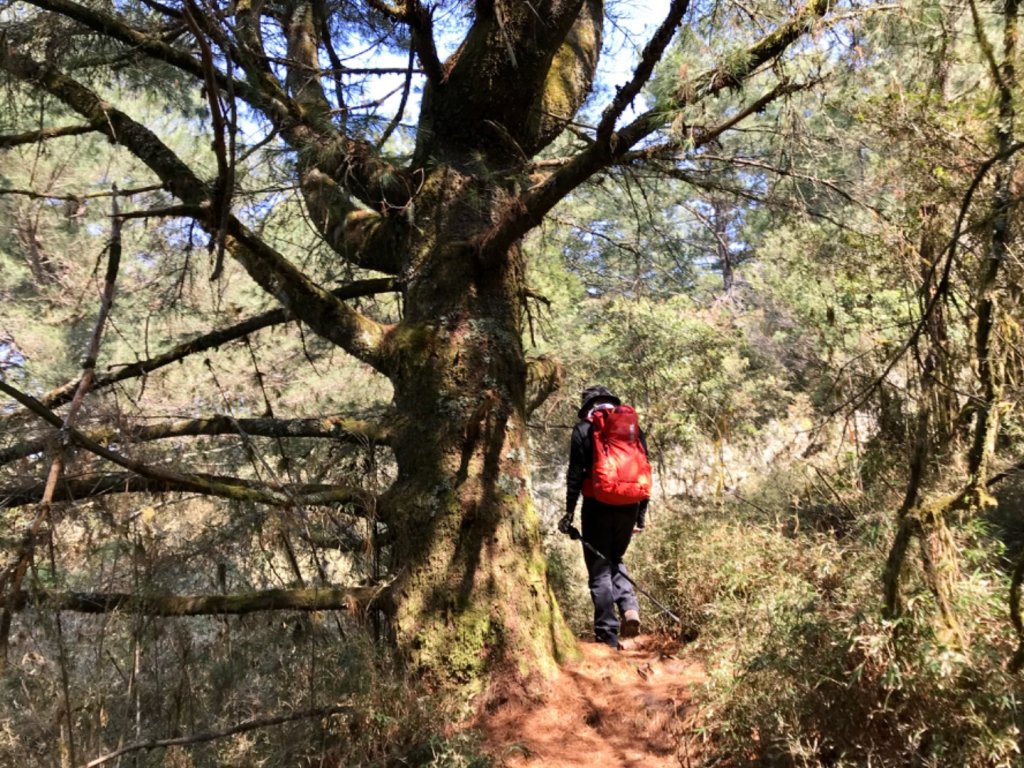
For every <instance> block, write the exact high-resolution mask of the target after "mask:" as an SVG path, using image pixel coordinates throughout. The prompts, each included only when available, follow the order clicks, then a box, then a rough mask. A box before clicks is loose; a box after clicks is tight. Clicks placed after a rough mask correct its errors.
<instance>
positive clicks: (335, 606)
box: [11, 587, 392, 616]
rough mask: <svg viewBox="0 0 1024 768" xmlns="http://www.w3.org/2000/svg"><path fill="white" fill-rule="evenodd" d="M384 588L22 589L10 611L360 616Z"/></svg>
mask: <svg viewBox="0 0 1024 768" xmlns="http://www.w3.org/2000/svg"><path fill="white" fill-rule="evenodd" d="M391 600H392V595H391V592H390V590H389V589H388V588H387V587H319V588H310V589H267V590H262V591H260V592H242V593H238V594H233V595H173V594H166V593H157V594H132V593H130V592H48V591H39V592H37V591H25V590H22V591H21V592H19V593H18V594H17V595H15V596H14V599H13V601H12V602H11V609H12V610H15V611H22V610H25V609H27V608H43V609H49V610H57V611H76V612H78V613H111V612H113V611H124V612H126V613H138V614H142V615H144V616H237V615H242V614H246V613H256V612H258V611H339V610H340V611H360V612H365V611H366V610H367V609H369V608H370V607H371V606H372V607H373V608H382V609H385V610H386V609H387V608H388V607H389V606H390V604H391Z"/></svg>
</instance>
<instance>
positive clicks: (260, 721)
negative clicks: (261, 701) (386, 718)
mask: <svg viewBox="0 0 1024 768" xmlns="http://www.w3.org/2000/svg"><path fill="white" fill-rule="evenodd" d="M351 711H352V707H350V706H348V705H346V704H337V705H334V706H331V707H318V708H317V709H307V710H304V711H302V712H292V713H291V714H290V715H278V716H276V717H266V718H252V719H251V720H243V721H242V722H241V723H238V724H237V725H234V726H232V727H230V728H225V729H224V730H222V731H206V732H203V733H195V734H192V735H191V736H177V737H175V738H173V739H150V740H149V741H139V742H136V743H135V744H129V745H127V746H125V747H121V748H120V749H118V750H115V751H114V752H110V753H108V754H106V755H103V756H101V757H97V758H96V759H95V760H90V761H89V762H88V763H86V764H85V765H84V766H83V768H96V766H98V765H103V764H104V763H109V762H110V761H111V760H116V759H117V758H119V757H121V756H123V755H126V754H128V753H129V752H139V751H140V750H144V749H160V748H162V747H176V746H183V745H186V744H199V743H201V742H204V741H216V740H217V739H223V738H227V737H228V736H234V735H235V734H238V733H245V732H246V731H254V730H256V729H257V728H269V727H271V726H274V725H282V724H284V723H291V722H295V721H296V720H309V719H310V718H314V717H330V716H331V715H340V714H342V713H346V712H351Z"/></svg>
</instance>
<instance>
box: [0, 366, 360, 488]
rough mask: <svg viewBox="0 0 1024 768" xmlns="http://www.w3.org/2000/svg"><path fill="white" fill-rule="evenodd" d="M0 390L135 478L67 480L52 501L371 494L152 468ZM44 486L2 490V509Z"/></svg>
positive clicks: (2, 385)
mask: <svg viewBox="0 0 1024 768" xmlns="http://www.w3.org/2000/svg"><path fill="white" fill-rule="evenodd" d="M0 392H4V393H5V394H7V395H9V396H10V397H13V398H14V399H15V400H17V401H18V402H19V403H21V404H22V405H23V406H25V407H26V408H28V409H29V410H30V411H32V412H33V413H35V414H36V415H37V416H39V417H40V418H41V419H43V420H44V421H46V422H47V423H49V424H51V425H52V426H54V427H57V428H58V429H61V430H62V434H64V435H66V436H67V437H68V439H70V440H72V441H73V442H74V443H76V444H77V445H79V446H81V447H82V448H84V449H86V450H87V451H89V452H90V453H93V454H95V455H97V456H99V457H100V458H103V459H106V460H107V461H110V462H113V463H114V464H116V465H118V466H120V467H124V468H125V469H127V470H129V472H131V473H132V474H116V475H100V476H96V477H86V478H77V479H75V480H70V479H65V480H61V481H60V482H59V483H58V484H57V488H56V491H55V492H54V498H55V499H56V498H58V496H59V497H60V499H61V500H68V501H72V500H75V499H80V498H89V497H95V496H104V495H107V494H110V493H167V492H172V491H177V492H189V493H199V494H204V495H207V496H219V497H222V498H226V499H234V500H236V501H248V502H252V503H258V504H270V505H273V506H284V507H288V506H295V505H298V504H350V503H351V504H358V505H365V504H366V502H367V499H368V494H366V493H364V492H363V491H361V490H360V489H356V488H348V487H343V486H337V485H321V484H316V485H285V484H280V483H279V484H267V483H257V482H253V481H250V480H242V479H240V478H234V477H219V476H216V475H206V474H200V473H196V474H182V473H180V472H174V471H171V470H167V469H162V468H158V467H151V466H148V465H146V464H143V463H142V462H139V461H135V460H134V459H129V458H127V457H125V456H122V455H120V454H118V453H116V452H114V451H111V450H110V449H108V448H106V447H104V446H102V445H100V444H99V443H97V442H96V441H94V440H91V439H90V438H89V437H87V436H86V435H84V434H82V433H81V432H79V431H78V430H76V429H73V428H71V427H68V426H67V425H66V424H65V423H64V421H63V420H62V419H61V418H60V417H59V416H57V415H56V414H55V413H53V411H51V410H49V409H48V408H46V407H45V406H43V405H42V404H41V403H39V401H38V400H35V399H34V398H32V397H30V396H28V395H26V394H24V393H22V392H20V391H18V390H17V389H15V388H14V387H12V386H10V385H9V384H7V383H6V382H4V381H0ZM44 492H45V486H31V487H25V488H11V489H4V490H0V508H2V507H11V506H20V505H23V504H33V503H37V502H39V501H40V500H42V499H43V497H44Z"/></svg>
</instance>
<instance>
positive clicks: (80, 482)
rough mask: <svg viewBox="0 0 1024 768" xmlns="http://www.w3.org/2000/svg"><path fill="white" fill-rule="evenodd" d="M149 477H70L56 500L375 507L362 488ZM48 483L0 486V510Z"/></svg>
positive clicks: (36, 497)
mask: <svg viewBox="0 0 1024 768" xmlns="http://www.w3.org/2000/svg"><path fill="white" fill-rule="evenodd" d="M147 474H148V475H149V476H144V475H139V474H135V473H129V472H114V473H108V474H103V475H89V476H84V477H75V478H65V479H63V480H61V481H60V482H58V483H57V486H56V488H55V490H54V497H53V500H54V502H55V503H56V502H62V501H63V502H72V501H85V500H89V499H97V498H100V497H101V496H111V495H115V494H120V493H145V494H152V495H160V494H164V493H197V494H200V495H203V496H215V497H217V498H221V499H231V500H232V501H241V502H248V503H251V504H266V505H268V506H272V507H288V508H290V507H295V506H296V505H308V506H337V505H344V504H351V505H352V506H353V508H354V509H355V510H357V511H359V512H360V513H362V511H363V510H365V509H366V508H367V507H368V506H370V504H371V502H372V496H371V494H368V493H366V492H364V491H362V490H361V489H359V488H353V487H350V486H343V485H329V484H324V483H315V484H314V483H279V484H273V485H271V484H267V483H259V482H255V481H252V480H245V479H242V478H238V477H228V476H225V475H208V474H205V473H193V474H189V475H183V474H178V473H174V472H167V471H164V470H157V469H154V468H149V471H148V473H147ZM44 489H45V486H44V485H43V484H41V483H36V484H34V485H27V486H21V487H7V488H0V509H11V508H13V507H23V506H25V505H26V504H38V503H39V502H40V501H41V499H42V497H43V491H44Z"/></svg>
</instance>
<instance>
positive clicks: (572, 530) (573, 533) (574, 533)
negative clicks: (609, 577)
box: [566, 525, 685, 629]
mask: <svg viewBox="0 0 1024 768" xmlns="http://www.w3.org/2000/svg"><path fill="white" fill-rule="evenodd" d="M566 533H567V534H569V538H570V539H572V540H573V541H577V540H579V541H581V542H582V543H583V546H584V547H586V548H587V549H589V550H590V552H591V554H593V555H594V556H595V557H600V558H601V559H602V560H606V561H608V562H611V561H610V560H608V558H607V557H605V556H604V555H602V554H601V553H600V552H598V551H597V550H596V549H594V547H593V545H592V544H591V543H590V542H589V541H587V540H586V539H584V538H583V534H581V533H580V532H579V531H578V530H577V529H576V526H573V525H570V526H569V530H567V531H566ZM612 565H614V566H615V570H616V571H617V572H618V573H619V574H621V575H622V577H623V578H624V579H625V580H626V581H628V582H629V583H630V584H632V585H633V588H634V589H636V591H637V592H639V593H640V594H641V595H643V596H644V597H646V598H647V599H648V600H650V601H651V602H652V603H654V604H655V605H656V606H658V607H659V608H661V610H662V612H663V613H665V614H667V615H668V616H669V618H671V619H672V621H674V622H675V623H676V624H678V625H679V628H680V629H685V628H684V627H683V620H682V619H680V618H679V617H678V616H676V615H675V614H674V613H672V611H670V610H669V609H668V608H666V607H665V606H664V604H662V603H661V601H659V600H658V599H657V598H656V597H655V596H654V595H652V594H651V593H650V592H648V591H647V590H646V589H644V588H643V587H641V586H640V585H639V584H637V583H636V582H635V581H633V579H632V578H631V577H630V575H629V574H628V573H626V572H625V571H622V570H619V564H618V563H612Z"/></svg>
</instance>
